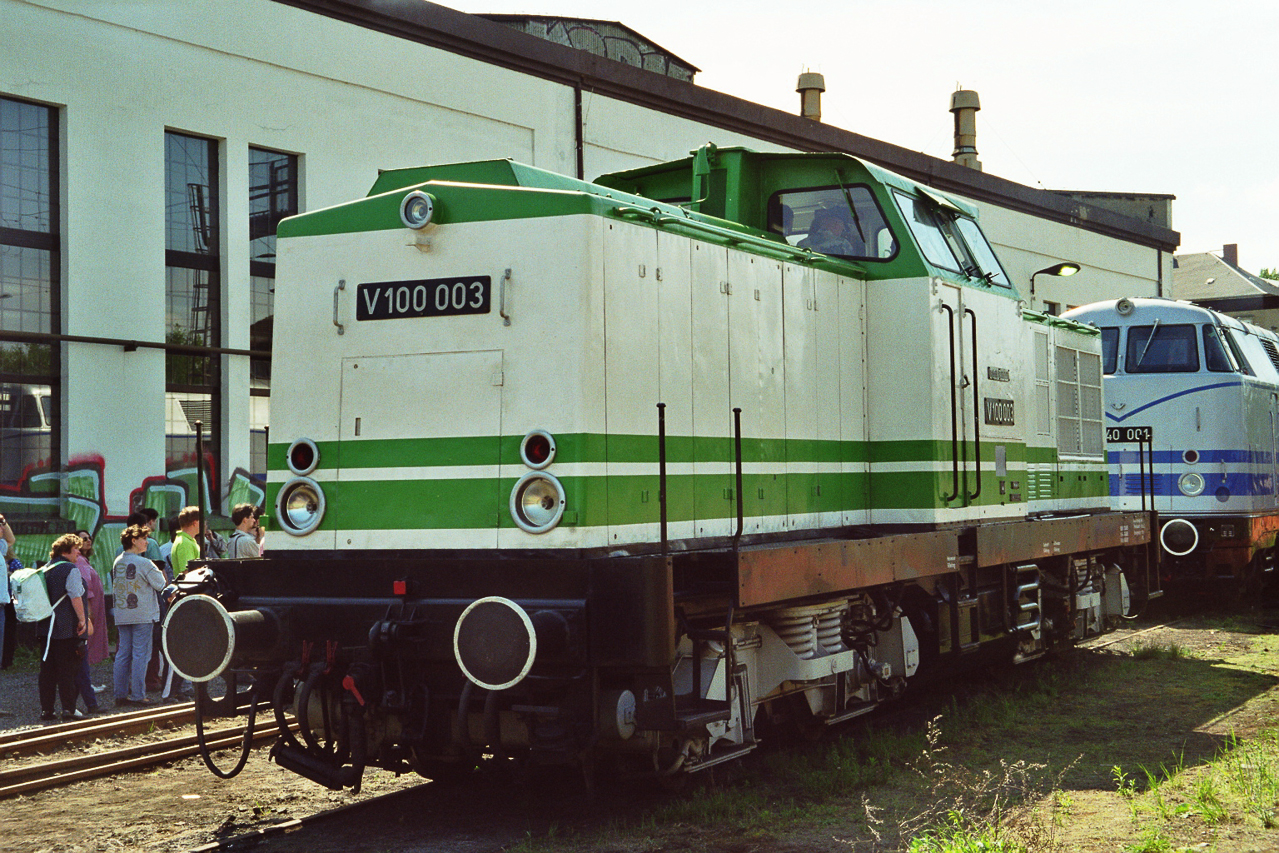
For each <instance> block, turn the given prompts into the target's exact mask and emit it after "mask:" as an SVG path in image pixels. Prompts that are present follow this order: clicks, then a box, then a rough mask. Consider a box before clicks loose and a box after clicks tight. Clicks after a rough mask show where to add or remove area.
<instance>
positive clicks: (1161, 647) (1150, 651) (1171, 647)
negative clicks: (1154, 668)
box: [1132, 642, 1190, 660]
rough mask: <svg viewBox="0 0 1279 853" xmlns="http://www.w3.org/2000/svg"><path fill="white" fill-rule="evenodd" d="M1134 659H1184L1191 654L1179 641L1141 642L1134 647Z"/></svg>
mask: <svg viewBox="0 0 1279 853" xmlns="http://www.w3.org/2000/svg"><path fill="white" fill-rule="evenodd" d="M1132 656H1133V659H1134V660H1182V659H1184V658H1188V657H1190V655H1189V654H1188V653H1187V652H1186V650H1185V649H1183V648H1182V647H1181V646H1180V645H1179V644H1177V643H1155V642H1141V643H1137V644H1136V645H1135V646H1133V648H1132Z"/></svg>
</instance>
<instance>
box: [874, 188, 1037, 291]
mask: <svg viewBox="0 0 1279 853" xmlns="http://www.w3.org/2000/svg"><path fill="white" fill-rule="evenodd" d="M921 192H922V193H923V194H922V195H920V196H913V195H909V194H908V193H904V192H901V191H900V190H898V191H895V192H894V198H896V200H897V206H898V208H899V209H900V210H901V214H902V217H903V218H905V220H906V224H907V225H908V226H910V233H911V234H913V235H915V240H916V241H917V242H918V243H919V248H920V249H921V250H922V251H923V253H924V257H925V258H926V259H927V260H928V262H929V263H930V264H932V265H933V266H935V267H940V268H941V269H945V270H953V271H954V272H957V273H960V274H961V275H965V276H968V277H969V278H976V279H984V280H985V281H986V282H988V283H990V284H993V285H997V286H999V287H1012V284H1011V283H1010V282H1009V281H1008V276H1007V275H1006V274H1005V273H1004V269H1003V267H1001V266H1000V265H999V259H998V258H996V257H995V251H994V250H993V249H991V247H990V243H988V242H986V236H985V235H984V234H982V233H981V229H980V228H979V227H977V223H976V222H975V221H973V220H972V219H970V218H969V217H967V216H965V215H963V213H962V212H961V211H960V210H959V208H958V207H956V206H955V205H954V204H952V203H951V202H949V201H948V200H947V199H945V198H944V197H943V196H939V195H936V194H934V193H930V192H928V191H927V190H921Z"/></svg>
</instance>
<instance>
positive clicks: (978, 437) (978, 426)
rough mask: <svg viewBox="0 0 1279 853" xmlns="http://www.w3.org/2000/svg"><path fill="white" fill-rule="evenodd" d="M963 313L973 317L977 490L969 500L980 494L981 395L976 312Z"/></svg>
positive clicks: (974, 433) (965, 475)
mask: <svg viewBox="0 0 1279 853" xmlns="http://www.w3.org/2000/svg"><path fill="white" fill-rule="evenodd" d="M964 313H965V314H967V315H969V316H970V317H972V318H973V465H974V466H975V467H976V469H977V491H975V492H973V493H972V494H971V495H969V496H968V499H969V500H970V501H975V500H977V496H978V495H980V494H981V415H982V411H981V405H980V404H981V395H980V394H979V393H978V391H977V312H975V311H973V309H971V308H965V309H964ZM964 479H965V480H967V479H968V470H967V467H966V466H965V469H964ZM964 491H965V492H967V491H968V485H967V483H965V484H964Z"/></svg>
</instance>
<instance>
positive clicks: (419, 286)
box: [355, 275, 493, 320]
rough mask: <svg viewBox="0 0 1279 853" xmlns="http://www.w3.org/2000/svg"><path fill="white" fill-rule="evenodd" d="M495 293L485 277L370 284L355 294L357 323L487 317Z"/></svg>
mask: <svg viewBox="0 0 1279 853" xmlns="http://www.w3.org/2000/svg"><path fill="white" fill-rule="evenodd" d="M492 291H493V285H492V282H491V280H490V278H489V277H488V276H486V275H476V276H469V277H467V278H424V279H418V280H416V281H374V282H369V283H367V284H361V285H360V286H359V287H358V288H357V289H356V291H355V303H356V304H355V319H357V320H403V319H406V318H412V317H448V316H453V315H457V314H487V313H489V305H490V303H491V301H492V300H491V299H490V296H491V295H492Z"/></svg>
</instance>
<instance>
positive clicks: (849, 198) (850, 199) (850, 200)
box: [835, 169, 869, 248]
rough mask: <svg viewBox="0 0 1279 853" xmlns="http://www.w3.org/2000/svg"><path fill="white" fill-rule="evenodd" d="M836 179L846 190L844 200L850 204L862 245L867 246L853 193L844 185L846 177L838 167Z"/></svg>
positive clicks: (849, 210) (849, 209)
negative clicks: (840, 172)
mask: <svg viewBox="0 0 1279 853" xmlns="http://www.w3.org/2000/svg"><path fill="white" fill-rule="evenodd" d="M835 180H837V181H839V188H840V189H841V190H843V191H844V201H845V203H847V204H848V212H849V213H850V214H852V216H853V226H854V227H856V228H857V236H858V237H860V238H861V239H862V245H863V246H865V245H866V232H865V231H863V230H862V220H861V217H859V216H858V215H857V205H855V204H853V196H852V193H850V192H849V191H848V187H846V186H844V178H843V176H842V175H840V174H839V170H838V169H836V170H835ZM867 248H869V247H867Z"/></svg>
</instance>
